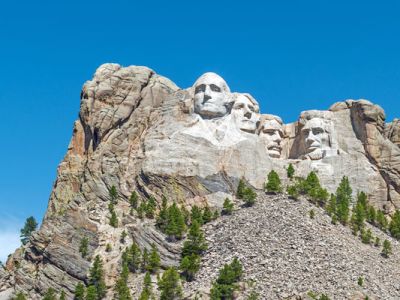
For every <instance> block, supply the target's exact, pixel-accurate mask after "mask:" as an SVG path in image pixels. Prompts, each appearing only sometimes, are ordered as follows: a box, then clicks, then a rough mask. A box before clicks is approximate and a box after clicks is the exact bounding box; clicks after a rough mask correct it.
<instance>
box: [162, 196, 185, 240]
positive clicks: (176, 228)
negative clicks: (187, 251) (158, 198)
mask: <svg viewBox="0 0 400 300" xmlns="http://www.w3.org/2000/svg"><path fill="white" fill-rule="evenodd" d="M167 220H168V222H167V226H166V228H165V233H166V234H167V235H168V237H169V239H171V240H175V239H178V240H180V239H182V237H183V234H184V233H185V231H186V224H185V219H184V216H183V214H182V211H181V210H180V209H179V207H178V206H177V205H176V203H175V202H174V203H173V204H172V205H171V206H170V207H169V208H168V214H167Z"/></svg>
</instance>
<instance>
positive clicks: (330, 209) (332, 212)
mask: <svg viewBox="0 0 400 300" xmlns="http://www.w3.org/2000/svg"><path fill="white" fill-rule="evenodd" d="M326 212H327V213H328V215H329V216H331V217H333V216H335V217H336V196H335V195H334V194H331V197H330V199H329V202H328V205H327V206H326Z"/></svg>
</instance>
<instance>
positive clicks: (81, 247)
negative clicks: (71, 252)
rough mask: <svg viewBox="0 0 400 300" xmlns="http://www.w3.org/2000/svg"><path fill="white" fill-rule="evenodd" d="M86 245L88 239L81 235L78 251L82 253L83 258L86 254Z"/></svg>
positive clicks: (87, 244)
mask: <svg viewBox="0 0 400 300" xmlns="http://www.w3.org/2000/svg"><path fill="white" fill-rule="evenodd" d="M88 246H89V239H88V238H87V237H83V238H82V239H81V243H80V245H79V253H80V254H81V255H82V257H83V258H85V257H86V255H88Z"/></svg>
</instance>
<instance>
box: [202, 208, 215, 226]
mask: <svg viewBox="0 0 400 300" xmlns="http://www.w3.org/2000/svg"><path fill="white" fill-rule="evenodd" d="M212 219H213V214H212V211H211V209H210V207H209V206H208V205H207V206H206V207H204V209H203V223H204V224H206V223H208V222H211V221H212Z"/></svg>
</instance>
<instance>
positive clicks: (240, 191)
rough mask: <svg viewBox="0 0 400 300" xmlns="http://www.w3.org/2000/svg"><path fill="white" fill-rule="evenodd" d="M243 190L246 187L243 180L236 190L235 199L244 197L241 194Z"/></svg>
mask: <svg viewBox="0 0 400 300" xmlns="http://www.w3.org/2000/svg"><path fill="white" fill-rule="evenodd" d="M245 188H246V185H245V183H244V180H243V179H240V180H239V184H238V187H237V190H236V198H238V199H243V195H244V194H243V193H244V189H245Z"/></svg>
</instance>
